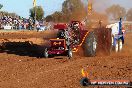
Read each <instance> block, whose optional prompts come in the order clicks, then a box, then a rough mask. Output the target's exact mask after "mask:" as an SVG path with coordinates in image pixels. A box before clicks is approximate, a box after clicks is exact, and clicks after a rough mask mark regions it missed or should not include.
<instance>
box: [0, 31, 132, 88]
mask: <svg viewBox="0 0 132 88" xmlns="http://www.w3.org/2000/svg"><path fill="white" fill-rule="evenodd" d="M22 33H23V32H22ZM29 34H30V32H29ZM3 35H4V36H3ZM10 35H11V34H10V33H8V34H5V33H4V34H3V33H0V39H1V41H7V40H9V41H12V39H15V38H16V39H17V38H19V39H25V38H27V34H25V36H23V34H22V35H21V33H20V34H18V33H13V36H12V37H11V36H10ZM46 35H47V33H43V32H41V34H40V35H39V34H38V33H36V32H35V33H31V34H30V37H29V35H28V38H33V40H34V39H35V37H34V36H37V38H43V36H46ZM125 38H126V41H125V45H124V49H123V51H122V52H120V53H117V54H111V55H110V56H97V57H79V56H74V58H73V59H71V60H69V59H67V57H55V58H49V59H45V58H37V56H34V55H29V53H26V52H25V51H26V50H27V48H28V50H29V51H28V52H30V49H31V48H29V46H25V48H24V49H23V50H24V51H21V50H17V49H16V48H15V47H16V46H14V47H12V48H10V47H11V45H10V46H9V48H7V49H8V50H4V51H3V50H1V53H0V88H82V87H81V86H80V83H79V81H80V79H81V69H82V68H86V69H87V70H88V72H89V77H90V79H128V80H131V81H132V42H131V38H132V33H128V34H126V37H125ZM3 39H4V40H3ZM31 40H32V39H31ZM38 42H39V44H42V42H43V41H41V39H40V40H39V39H38V40H35V41H34V42H33V43H34V44H35V43H38ZM18 44H19V43H18ZM35 46H36V45H34V47H35ZM34 49H36V48H34ZM18 52H19V53H18ZM35 53H37V52H35ZM97 88H98V87H97ZM101 88H106V87H101ZM111 88H112V87H111ZM118 88H119V87H118Z"/></svg>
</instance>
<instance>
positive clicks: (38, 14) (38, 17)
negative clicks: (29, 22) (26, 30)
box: [29, 6, 44, 20]
mask: <svg viewBox="0 0 132 88" xmlns="http://www.w3.org/2000/svg"><path fill="white" fill-rule="evenodd" d="M35 10H36V20H42V19H43V16H44V10H43V8H42V7H41V6H36V7H33V8H31V9H30V10H29V13H30V17H32V18H33V19H35Z"/></svg>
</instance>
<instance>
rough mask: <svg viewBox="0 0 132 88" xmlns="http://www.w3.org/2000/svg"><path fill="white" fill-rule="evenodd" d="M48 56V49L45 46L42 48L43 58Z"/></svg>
mask: <svg viewBox="0 0 132 88" xmlns="http://www.w3.org/2000/svg"><path fill="white" fill-rule="evenodd" d="M48 56H49V54H48V49H47V48H46V49H45V50H44V57H45V58H48Z"/></svg>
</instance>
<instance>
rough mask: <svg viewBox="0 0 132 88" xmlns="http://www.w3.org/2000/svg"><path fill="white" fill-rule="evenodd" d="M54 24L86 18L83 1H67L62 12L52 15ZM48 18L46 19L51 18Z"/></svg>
mask: <svg viewBox="0 0 132 88" xmlns="http://www.w3.org/2000/svg"><path fill="white" fill-rule="evenodd" d="M50 16H51V17H52V18H53V19H52V20H53V21H54V22H69V21H71V20H82V19H84V18H85V16H86V12H85V9H84V5H83V3H82V2H81V0H65V1H64V2H63V4H62V11H61V12H58V11H57V12H55V13H53V14H52V15H50ZM50 16H47V17H46V18H49V17H50ZM51 17H50V18H51Z"/></svg>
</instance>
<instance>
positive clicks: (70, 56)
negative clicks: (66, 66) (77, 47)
mask: <svg viewBox="0 0 132 88" xmlns="http://www.w3.org/2000/svg"><path fill="white" fill-rule="evenodd" d="M72 56H73V55H72V50H71V49H68V57H69V59H71V58H72Z"/></svg>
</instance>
